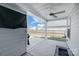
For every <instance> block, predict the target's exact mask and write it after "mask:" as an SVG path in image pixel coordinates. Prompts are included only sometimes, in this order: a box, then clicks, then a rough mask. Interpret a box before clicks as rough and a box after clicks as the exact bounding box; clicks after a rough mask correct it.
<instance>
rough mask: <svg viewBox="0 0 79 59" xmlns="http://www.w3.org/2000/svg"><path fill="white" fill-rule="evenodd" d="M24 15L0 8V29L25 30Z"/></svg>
mask: <svg viewBox="0 0 79 59" xmlns="http://www.w3.org/2000/svg"><path fill="white" fill-rule="evenodd" d="M26 27H27V25H26V15H25V14H22V13H20V12H17V11H14V10H11V9H9V8H6V7H3V6H0V28H10V29H16V28H26Z"/></svg>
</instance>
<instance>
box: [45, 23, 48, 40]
mask: <svg viewBox="0 0 79 59" xmlns="http://www.w3.org/2000/svg"><path fill="white" fill-rule="evenodd" d="M45 39H48V38H47V21H45Z"/></svg>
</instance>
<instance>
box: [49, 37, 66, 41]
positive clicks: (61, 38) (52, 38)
mask: <svg viewBox="0 0 79 59" xmlns="http://www.w3.org/2000/svg"><path fill="white" fill-rule="evenodd" d="M48 39H50V40H57V41H65V38H63V37H48Z"/></svg>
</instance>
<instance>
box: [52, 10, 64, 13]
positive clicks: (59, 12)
mask: <svg viewBox="0 0 79 59" xmlns="http://www.w3.org/2000/svg"><path fill="white" fill-rule="evenodd" d="M61 13H65V10H64V11H60V12H56V13H53V14H61Z"/></svg>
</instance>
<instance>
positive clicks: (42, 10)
mask: <svg viewBox="0 0 79 59" xmlns="http://www.w3.org/2000/svg"><path fill="white" fill-rule="evenodd" d="M17 5H19V6H20V7H22V8H23V9H24V10H25V11H29V12H31V13H32V14H34V15H36V16H38V17H40V18H42V19H44V20H47V21H52V20H60V19H66V18H67V17H68V16H69V14H70V12H71V11H72V9H73V7H74V4H73V3H17ZM63 10H65V13H62V14H56V16H58V17H57V18H56V17H53V16H50V15H49V13H50V11H51V12H53V13H55V12H59V11H63Z"/></svg>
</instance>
